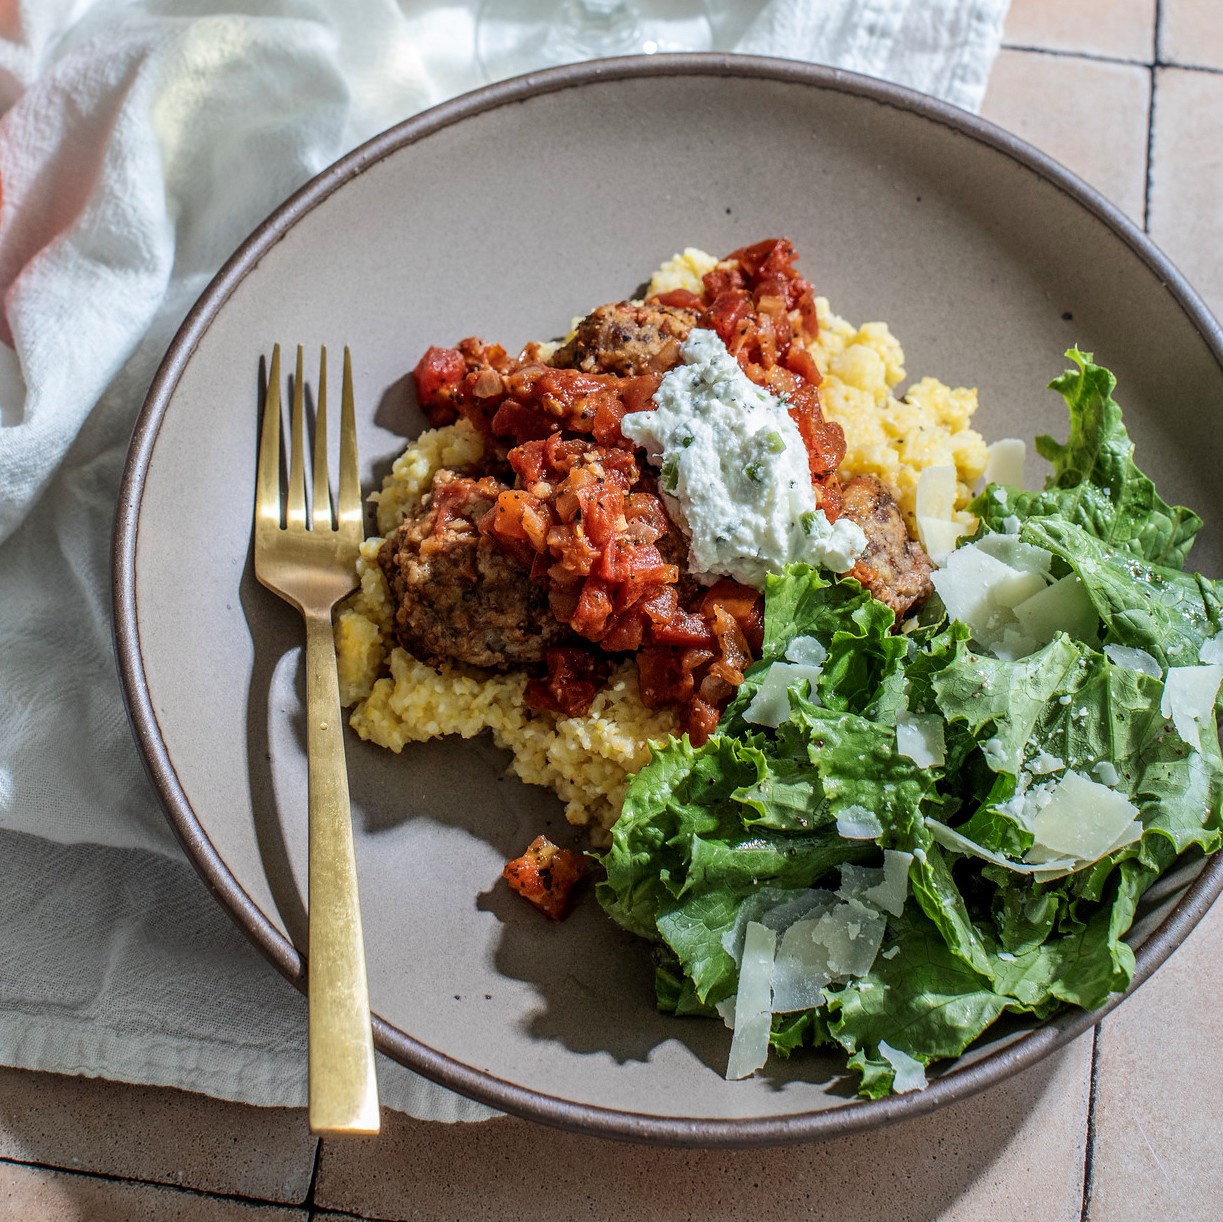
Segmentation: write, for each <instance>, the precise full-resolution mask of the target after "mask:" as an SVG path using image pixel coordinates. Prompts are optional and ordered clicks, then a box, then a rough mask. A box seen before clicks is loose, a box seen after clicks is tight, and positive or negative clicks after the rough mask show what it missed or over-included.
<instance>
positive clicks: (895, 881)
mask: <svg viewBox="0 0 1223 1222" xmlns="http://www.w3.org/2000/svg"><path fill="white" fill-rule="evenodd" d="M912 861H913V854H912V853H904V852H901V851H900V850H899V849H884V850H883V869H882V870H872V869H870V868H869V867H868V866H855V865H849V864H846V865H843V866H842V867H841V887H840V890H838V891H837V894H838V895H839V896H840V897H841V898H842V899H845V900H851V899H854V900H859V901H860V902H862V903H864V904H869V905H871V907H873V908H878V909H879V910H880V911H881V912H888V913H891V915H892V916H900V914H901V911H902V910H903V909H904V904H905V900H906V899H907V898H908V895H909V866H910V864H911V863H912Z"/></svg>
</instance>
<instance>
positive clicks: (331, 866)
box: [255, 344, 379, 1133]
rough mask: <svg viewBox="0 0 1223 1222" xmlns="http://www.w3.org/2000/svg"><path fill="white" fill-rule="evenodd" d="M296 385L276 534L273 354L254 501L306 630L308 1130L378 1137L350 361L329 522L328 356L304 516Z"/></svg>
mask: <svg viewBox="0 0 1223 1222" xmlns="http://www.w3.org/2000/svg"><path fill="white" fill-rule="evenodd" d="M304 398H305V388H304V384H303V382H302V350H301V346H300V345H298V348H297V373H296V376H295V378H294V380H293V413H292V418H291V421H290V430H289V486H288V497H287V500H286V502H285V504H284V525H283V527H282V526H281V497H280V345H279V344H277V345H276V347H275V348H274V349H273V352H272V368H271V371H270V372H269V374H268V387H267V394H266V395H265V397H264V407H263V432H262V437H261V439H260V443H259V473H258V487H257V490H256V496H255V576H256V577H258V578H259V580H260V581H261V582H262V583H263V584H264V585H265V586H267V588H268V589H269V590H273V591H275V593H277V594H279V595H280V597H281V598H283V599H285V600H286V601H287V602H290V603H292V604H293V605H294V606H295V607H296V608H297V609H298V610H299V611H300V612H301V613H302V616H303V617H304V618H305V621H306V726H307V730H306V751H307V756H308V759H309V783H310V854H309V857H310V865H309V869H310V882H309V891H310V895H309V911H310V918H309V920H310V959H309V964H310V965H309V975H308V985H307V989H308V994H309V1004H308V1008H309V1023H310V1056H309V1060H310V1128H311V1131H312V1132H315V1133H377V1132H378V1126H379V1112H378V1085H377V1081H376V1079H375V1077H374V1045H373V1036H372V1032H371V1028H370V1015H369V989H368V986H367V983H366V978H365V948H364V944H363V939H362V934H361V910H360V906H359V904H358V901H357V869H356V858H355V854H354V852H353V837H352V818H351V814H350V811H349V805H348V775H347V770H346V767H345V763H344V738H343V732H342V723H341V719H340V699H339V679H338V676H337V673H336V657H335V641H334V638H333V636H332V625H331V614H332V610H333V609H334V607H335V605H336V603H337V602H339V600H340V599H341V598H343V597H344V595H345V594H347V593H349V591H351V590H352V589H353V588H354V587H355V586H356V584H357V573H356V563H357V549H358V547H359V546H360V544H361V527H362V515H361V485H360V479H359V476H358V474H357V429H356V421H355V417H354V412H353V395H352V362H351V359H350V358H349V354H348V349H347V348H345V349H344V386H343V392H342V399H341V404H340V481H339V489H338V494H337V497H336V510H337V513H336V518H335V521H334V522H333V520H332V514H331V492H330V480H329V477H328V471H327V349H326V348H324V349H323V351H322V356H321V358H320V360H319V380H318V409H317V411H316V413H315V430H314V432H315V438H314V464H313V465H314V474H313V497H312V512H311V513H310V514H309V515H307V510H306V475H305V458H304V454H305V432H306V428H305V405H304Z"/></svg>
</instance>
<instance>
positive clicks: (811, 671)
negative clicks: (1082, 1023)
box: [743, 638, 820, 730]
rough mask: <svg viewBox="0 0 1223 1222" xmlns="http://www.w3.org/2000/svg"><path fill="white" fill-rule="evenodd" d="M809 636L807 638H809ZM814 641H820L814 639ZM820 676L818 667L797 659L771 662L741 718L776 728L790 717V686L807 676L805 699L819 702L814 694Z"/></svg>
mask: <svg viewBox="0 0 1223 1222" xmlns="http://www.w3.org/2000/svg"><path fill="white" fill-rule="evenodd" d="M808 639H810V638H808ZM816 644H819V642H818V641H817V642H816ZM819 677H820V668H819V667H818V666H810V665H806V664H804V663H800V662H774V663H773V665H772V666H770V667H769V669H768V670H766V671H765V672H764V678H763V679H762V680H761V681H760V688H759V690H758V691H757V692H756V694H755V696H753V697H752V702H751V703H750V704H749V705H748V706H747V708H745V709H744V710H743V720H744V721H749V722H751V723H752V724H753V725H757V726H768V727H769V728H770V729H773V730H775V729H777V727H778V726H779V725H781V723H782V722H783V721H788V720H789V718H790V696H789V692H790V690H791V689H795V690H797V689H798V685H799V684H800V683H801V682H802V681H803V680H806V681H807V682H808V683H809V684H810V693H809V696H808V699H810V700H811V701H812V702H814V703H816V704H818V703H819V699H818V698H817V697H816V694H815V685H816V681H817V680H818V679H819Z"/></svg>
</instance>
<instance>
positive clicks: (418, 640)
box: [378, 469, 569, 670]
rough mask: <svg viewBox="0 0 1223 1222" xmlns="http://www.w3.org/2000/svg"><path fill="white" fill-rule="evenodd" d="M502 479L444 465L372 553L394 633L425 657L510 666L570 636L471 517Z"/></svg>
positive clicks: (490, 500) (541, 593) (543, 597)
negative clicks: (424, 493)
mask: <svg viewBox="0 0 1223 1222" xmlns="http://www.w3.org/2000/svg"><path fill="white" fill-rule="evenodd" d="M504 487H505V485H503V484H501V483H499V482H498V481H497V480H495V479H494V478H492V477H491V476H485V477H484V478H482V479H471V478H468V477H467V476H463V475H457V474H455V473H454V472H453V471H447V470H444V469H443V470H441V471H439V472H438V473H437V475H436V476H435V477H434V481H433V487H432V490H431V491H430V493H429V495H428V496H426V497H425V499H424V501H423V502H422V503H421V506H420V508H419V509H418V510H417V512H416V513H415V514H413V515H412V516H411V517H409V518H407V519H406V520H405V521H404V522H403V524H402V525H401V526H400V527H399V529H398V530H397V531H396V532H395V533H394V534H393V535H390V536H389V537H388V538H387V540H386V542H385V543H384V544H383V545H382V550H381V551H380V552H379V554H378V563H379V564H380V565H381V567H382V571H383V573H384V574H385V575H386V580H387V585H388V586H389V587H390V591H391V599H392V601H393V603H394V608H395V610H394V625H395V637H396V639H397V640H398V642H399V644H400V645H402V646H403V647H404V649H406V650H407V651H408V652H409V653H410V654H412V655H413V656H414V657H416V658H419V659H420V660H421V661H422V662H425V663H427V664H428V665H429V666H433V667H437V666H440V665H441V664H442V663H443V662H448V661H454V662H466V663H468V664H469V665H471V666H484V667H493V668H497V669H502V670H504V669H509V668H512V667H516V666H523V665H527V664H530V663H534V662H539V661H541V660H542V659H543V656H544V650H545V649H547V648H548V647H549V646H552V645H557V644H560V643H562V642H563V641H566V640H568V639H569V630H568V629H567V628H566V627H565V626H564V625H563V624H561V623H559V622H558V621H557V620H556V618H555V617H554V616H553V614H552V612H551V611H550V610H549V607H548V592H547V590H546V589H545V588H544V587H543V586H541V585H538V584H537V583H536V582H534V581H532V580H531V578H530V575H529V574H528V573H527V572H526V570H525V569H523V567H522V565H520V564H519V563H518V561H517V560H515V559H514V558H513V557H512V556H509V555H507V554H506V553H505V552H504V551H502V550H501V548H499V547H498V546H497V544H496V543H494V542H493V541H492V540H491V539H488V538H486V537H485V536H484V535H482V534H481V533H480V531H479V529H478V527H477V524H478V522H479V520H480V518H482V517H483V516H484V514H485V513H487V512H488V510H489V509H490V508H492V506H493V504H494V503H495V501H496V499H497V496H498V494H499V493H500V492H501V491H503V489H504Z"/></svg>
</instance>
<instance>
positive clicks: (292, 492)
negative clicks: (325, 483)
mask: <svg viewBox="0 0 1223 1222" xmlns="http://www.w3.org/2000/svg"><path fill="white" fill-rule="evenodd" d="M305 436H306V387H305V384H304V383H303V381H302V346H301V344H298V345H297V373H296V374H295V376H294V378H293V414H292V416H291V417H290V418H289V500H288V504H287V505H286V506H285V527H286V528H290V529H291V528H293V527H298V528H299V529H301V530H305V529H306V465H305Z"/></svg>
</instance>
